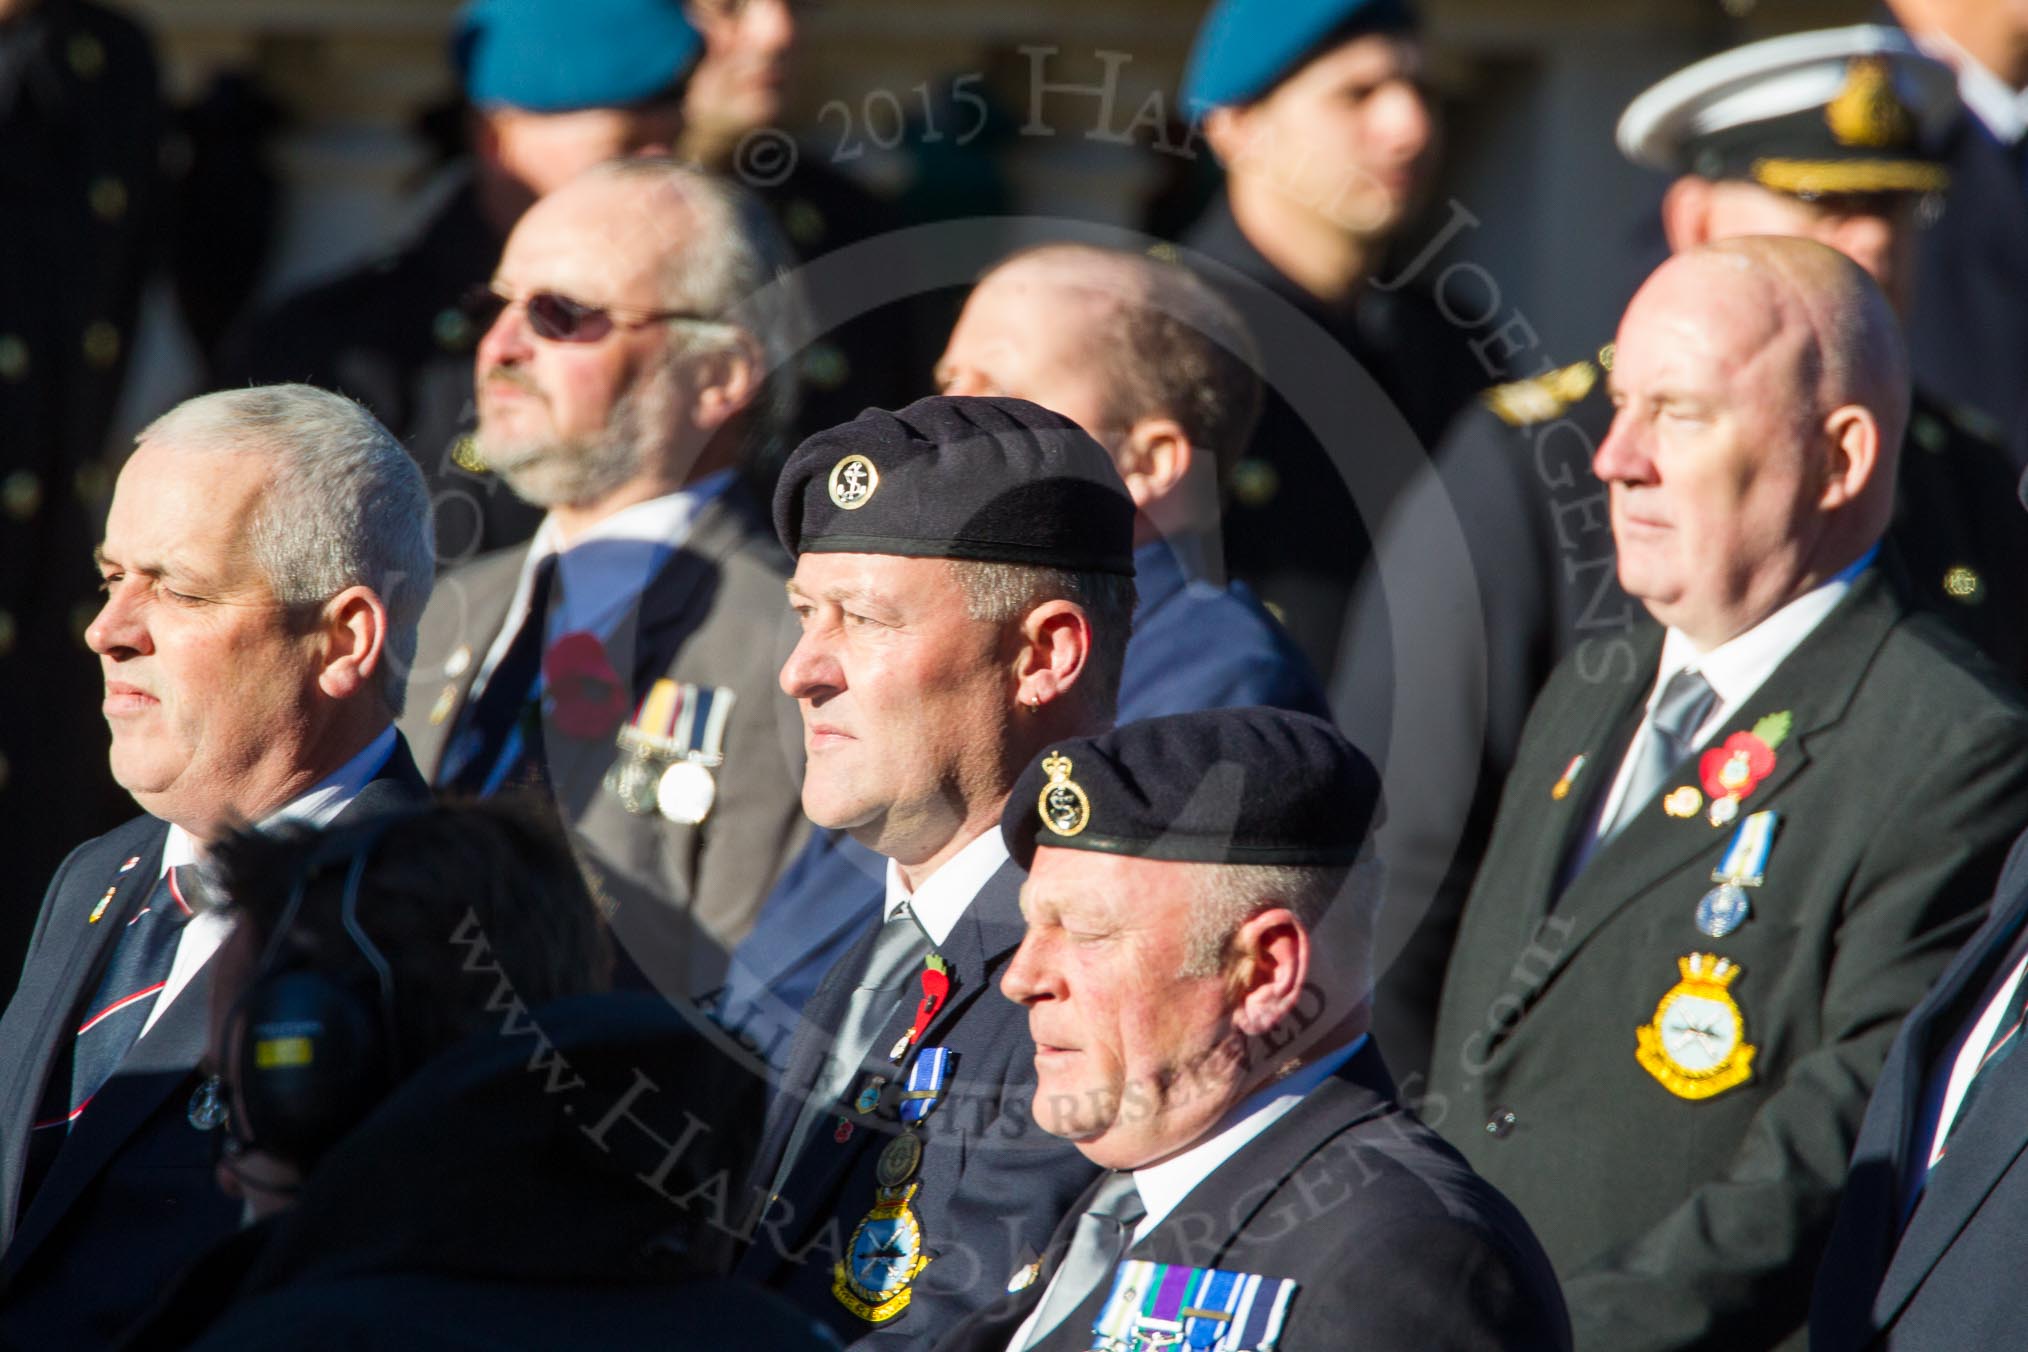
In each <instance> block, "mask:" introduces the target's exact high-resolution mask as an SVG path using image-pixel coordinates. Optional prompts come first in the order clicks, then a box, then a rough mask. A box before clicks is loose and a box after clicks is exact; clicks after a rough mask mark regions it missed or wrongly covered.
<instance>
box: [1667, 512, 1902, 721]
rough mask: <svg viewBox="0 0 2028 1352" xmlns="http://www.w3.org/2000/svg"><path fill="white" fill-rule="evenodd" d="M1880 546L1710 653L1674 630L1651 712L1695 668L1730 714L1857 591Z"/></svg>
mask: <svg viewBox="0 0 2028 1352" xmlns="http://www.w3.org/2000/svg"><path fill="white" fill-rule="evenodd" d="M1879 554H1880V546H1879V545H1878V544H1875V545H1874V546H1873V548H1871V549H1869V550H1867V551H1866V552H1865V553H1864V554H1861V555H1860V556H1859V557H1858V558H1857V559H1856V560H1854V561H1853V562H1852V563H1851V564H1850V565H1848V566H1847V567H1845V568H1844V569H1843V570H1841V571H1840V572H1839V573H1838V575H1837V576H1835V577H1833V578H1831V579H1830V580H1829V581H1826V582H1823V583H1820V584H1819V585H1817V586H1816V587H1813V588H1811V589H1810V590H1809V591H1806V592H1804V593H1803V594H1802V595H1801V596H1798V597H1797V598H1796V599H1795V600H1793V601H1791V602H1789V603H1788V604H1787V605H1785V606H1783V607H1782V608H1781V609H1780V610H1777V611H1776V612H1775V613H1774V614H1772V615H1770V616H1768V617H1767V618H1766V619H1764V620H1762V621H1761V622H1760V623H1759V624H1757V625H1755V626H1754V627H1753V628H1751V629H1749V630H1747V631H1746V632H1745V633H1743V634H1735V635H1734V636H1733V637H1731V638H1729V639H1727V640H1726V641H1725V642H1723V643H1721V644H1719V645H1718V646H1717V647H1716V648H1713V649H1712V650H1711V651H1710V652H1707V653H1699V652H1698V651H1697V645H1696V644H1695V643H1693V642H1691V640H1690V637H1689V635H1687V634H1685V633H1683V631H1681V630H1680V629H1673V628H1672V629H1670V630H1669V632H1668V634H1667V635H1666V636H1665V637H1664V638H1663V640H1662V661H1661V666H1660V668H1659V669H1658V670H1657V672H1656V679H1655V689H1654V693H1653V694H1651V695H1650V696H1649V697H1648V713H1649V714H1650V716H1652V715H1653V714H1654V711H1655V704H1656V702H1657V701H1659V700H1660V699H1661V697H1662V690H1663V688H1664V687H1666V686H1667V685H1668V683H1669V678H1670V677H1672V676H1674V675H1675V674H1676V673H1677V672H1679V671H1682V670H1684V669H1686V668H1689V667H1695V668H1696V669H1697V670H1698V671H1699V672H1700V673H1702V675H1703V677H1704V679H1705V680H1706V681H1709V682H1710V683H1711V689H1712V690H1713V691H1714V692H1715V693H1716V694H1717V696H1718V705H1717V709H1718V710H1722V711H1726V712H1729V711H1730V710H1732V709H1735V708H1737V707H1738V706H1739V705H1740V704H1741V703H1742V702H1744V701H1745V700H1747V699H1750V698H1752V696H1753V692H1754V691H1756V690H1758V689H1760V687H1761V683H1762V682H1764V681H1766V680H1767V678H1768V677H1770V676H1772V675H1773V674H1774V671H1775V668H1776V667H1779V666H1780V665H1781V664H1782V663H1783V662H1784V661H1785V660H1787V658H1788V655H1789V654H1790V653H1792V652H1794V651H1795V650H1796V648H1797V647H1798V646H1799V645H1800V644H1801V643H1802V641H1803V640H1804V639H1806V638H1808V637H1809V636H1810V634H1811V632H1812V631H1813V630H1815V629H1816V627H1817V626H1818V625H1819V624H1822V623H1823V622H1824V617H1825V616H1826V615H1829V614H1830V613H1831V612H1832V611H1833V610H1834V609H1836V608H1837V605H1838V602H1840V601H1842V600H1844V599H1845V593H1846V592H1848V591H1850V590H1852V584H1853V583H1854V582H1855V581H1857V580H1858V578H1859V575H1860V574H1861V573H1863V572H1865V571H1866V569H1867V568H1868V567H1869V566H1871V564H1872V563H1873V560H1874V559H1875V558H1877V557H1879Z"/></svg>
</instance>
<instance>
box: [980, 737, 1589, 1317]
mask: <svg viewBox="0 0 2028 1352" xmlns="http://www.w3.org/2000/svg"><path fill="white" fill-rule="evenodd" d="M1378 807H1379V780H1378V776H1377V775H1376V773H1375V771H1374V768H1373V766H1372V764H1371V762H1369V761H1368V760H1367V759H1366V758H1365V757H1364V756H1362V755H1361V754H1360V753H1359V752H1358V751H1356V750H1354V749H1353V748H1352V746H1351V744H1350V743H1348V742H1347V741H1346V740H1345V739H1344V738H1343V737H1342V736H1341V735H1340V734H1339V733H1338V732H1337V731H1336V729H1334V728H1332V727H1331V725H1330V724H1328V723H1326V722H1324V721H1322V720H1320V719H1315V718H1311V717H1309V716H1307V715H1303V714H1294V713H1285V712H1282V711H1279V710H1270V709H1225V710H1214V711H1209V712H1204V713H1191V714H1179V715H1176V716H1174V717H1170V718H1158V719H1150V720H1148V721H1147V722H1143V723H1133V724H1129V725H1127V726H1126V727H1123V728H1121V729H1119V730H1118V731H1116V732H1112V733H1108V734H1105V735H1104V736H1100V737H1097V738H1072V739H1067V740H1065V741H1062V742H1058V743H1054V744H1052V745H1051V747H1050V749H1049V750H1048V751H1047V752H1046V753H1045V754H1044V755H1043V756H1042V757H1041V758H1040V759H1039V760H1038V761H1037V762H1036V763H1035V764H1033V765H1031V766H1030V767H1029V768H1028V771H1027V773H1026V774H1025V775H1024V776H1023V777H1022V779H1021V781H1020V783H1019V784H1017V785H1016V786H1015V789H1014V794H1013V796H1012V798H1011V799H1009V801H1008V804H1007V809H1006V812H1005V814H1004V815H1003V817H1002V818H1001V826H1000V829H1001V833H1002V835H1003V836H1004V837H1005V839H1006V842H1007V847H1008V850H1009V851H1010V852H1011V854H1012V855H1013V857H1014V859H1015V860H1016V861H1017V862H1018V863H1021V864H1023V865H1025V866H1026V867H1027V868H1028V869H1029V878H1028V882H1027V885H1026V886H1025V887H1024V888H1023V889H1022V894H1021V895H1022V906H1023V910H1024V912H1025V914H1026V915H1027V918H1028V933H1027V937H1026V938H1025V939H1024V940H1023V942H1022V945H1021V948H1020V950H1019V951H1018V952H1017V953H1016V954H1015V957H1014V961H1013V962H1012V963H1011V964H1010V965H1009V966H1008V969H1007V974H1006V976H1005V977H1004V978H1003V979H1002V981H1001V989H1002V990H1003V991H1005V992H1006V994H1007V995H1008V996H1009V997H1010V998H1011V999H1014V1000H1017V1001H1019V1002H1020V1003H1021V1004H1022V1005H1024V1006H1025V1007H1026V1008H1027V1010H1028V1019H1029V1028H1030V1031H1031V1032H1032V1033H1033V1035H1034V1038H1035V1044H1036V1056H1035V1061H1036V1075H1037V1085H1036V1093H1037V1098H1036V1112H1035V1120H1036V1123H1037V1124H1038V1125H1039V1126H1041V1127H1042V1128H1043V1129H1044V1130H1045V1131H1049V1132H1051V1133H1054V1134H1056V1135H1059V1136H1063V1137H1066V1138H1068V1139H1070V1140H1072V1141H1075V1142H1076V1143H1077V1148H1078V1149H1079V1150H1080V1151H1081V1152H1083V1154H1084V1155H1085V1156H1086V1157H1087V1158H1088V1159H1090V1160H1091V1161H1092V1162H1093V1163H1095V1164H1098V1165H1100V1166H1102V1167H1103V1168H1105V1169H1106V1170H1107V1171H1108V1172H1107V1173H1106V1174H1104V1175H1103V1176H1102V1177H1101V1178H1100V1179H1099V1180H1098V1181H1096V1182H1094V1184H1093V1185H1092V1186H1091V1187H1090V1188H1089V1189H1087V1191H1086V1193H1085V1195H1084V1196H1083V1197H1082V1198H1081V1199H1079V1201H1078V1203H1077V1204H1076V1206H1075V1207H1073V1208H1072V1210H1071V1212H1070V1214H1069V1215H1068V1216H1067V1217H1066V1218H1065V1220H1064V1222H1063V1224H1062V1225H1060V1226H1059V1227H1058V1228H1057V1232H1056V1235H1055V1236H1054V1238H1053V1239H1052V1240H1051V1242H1050V1245H1049V1248H1048V1250H1047V1251H1046V1252H1045V1254H1044V1256H1043V1257H1042V1259H1041V1260H1040V1262H1038V1263H1036V1264H1033V1265H1030V1266H1029V1267H1026V1268H1023V1269H1022V1270H1020V1271H1018V1272H1016V1273H1015V1274H1014V1276H1013V1280H1012V1281H1011V1282H1010V1283H1009V1287H1008V1289H1009V1292H1010V1295H1009V1296H1008V1298H1007V1299H1006V1300H1004V1301H1002V1302H1001V1303H999V1304H998V1305H996V1306H995V1307H993V1308H992V1309H991V1310H989V1311H986V1312H984V1313H983V1314H981V1315H979V1316H977V1317H976V1318H974V1319H973V1320H972V1321H970V1322H969V1323H968V1324H967V1325H966V1326H965V1327H964V1328H963V1329H962V1330H959V1331H958V1332H957V1333H956V1334H954V1335H953V1337H952V1338H951V1339H950V1340H949V1342H948V1343H947V1344H946V1346H947V1347H949V1348H952V1349H957V1348H977V1349H980V1352H985V1350H986V1349H992V1352H1000V1349H1012V1350H1013V1352H1026V1349H1029V1348H1045V1349H1061V1350H1062V1352H1081V1349H1084V1348H1088V1347H1092V1346H1095V1345H1098V1346H1105V1347H1115V1346H1141V1345H1143V1340H1152V1341H1153V1342H1161V1340H1162V1339H1164V1338H1166V1339H1169V1340H1174V1339H1176V1338H1178V1337H1180V1339H1181V1341H1182V1343H1183V1344H1184V1345H1187V1346H1190V1347H1216V1348H1232V1349H1242V1348H1258V1347H1267V1346H1273V1347H1276V1348H1279V1349H1281V1352H1312V1350H1313V1349H1326V1348H1330V1349H1336V1348H1341V1347H1348V1346H1356V1347H1361V1348H1373V1347H1378V1348H1414V1349H1417V1352H1424V1350H1426V1349H1431V1348H1464V1347H1483V1348H1491V1347H1501V1348H1523V1347H1525V1348H1530V1349H1550V1348H1563V1347H1568V1346H1569V1343H1570V1332H1569V1327H1568V1323H1567V1321H1566V1319H1565V1317H1564V1311H1563V1302H1562V1298H1561V1296H1560V1295H1559V1294H1558V1292H1557V1286H1556V1278H1555V1277H1554V1275H1553V1274H1552V1273H1551V1271H1550V1269H1549V1261H1548V1259H1547V1258H1546V1257H1545V1256H1544V1255H1543V1253H1542V1250H1541V1249H1540V1247H1538V1246H1537V1244H1536V1242H1535V1239H1534V1236H1533V1235H1532V1234H1531V1233H1530V1232H1529V1229H1528V1226H1527V1224H1526V1222H1524V1221H1523V1220H1522V1219H1521V1217H1520V1216H1519V1215H1518V1214H1517V1213H1516V1212H1515V1211H1514V1209H1513V1207H1512V1206H1510V1205H1509V1204H1508V1203H1507V1201H1506V1199H1505V1198H1503V1197H1501V1196H1500V1195H1499V1194H1498V1193H1497V1192H1495V1191H1494V1190H1493V1188H1492V1187H1491V1186H1490V1185H1488V1184H1487V1183H1485V1182H1484V1181H1483V1180H1482V1179H1480V1178H1479V1177H1478V1176H1477V1175H1476V1174H1474V1173H1473V1172H1472V1170H1471V1169H1470V1167H1469V1166H1467V1165H1466V1164H1465V1162H1464V1161H1463V1160H1462V1159H1461V1158H1459V1156H1458V1155H1457V1154H1456V1152H1454V1151H1452V1150H1451V1149H1450V1148H1449V1147H1448V1146H1446V1145H1445V1144H1444V1143H1443V1142H1442V1141H1440V1140H1439V1139H1438V1138H1437V1137H1436V1135H1435V1134H1434V1133H1433V1132H1431V1131H1430V1130H1429V1129H1428V1128H1426V1127H1424V1126H1423V1125H1422V1124H1421V1123H1420V1122H1419V1121H1417V1120H1416V1119H1415V1118H1414V1117H1413V1116H1412V1115H1410V1114H1409V1113H1408V1112H1407V1111H1406V1110H1404V1109H1403V1108H1401V1107H1400V1106H1399V1105H1398V1104H1396V1103H1395V1101H1394V1086H1393V1084H1392V1082H1391V1081H1390V1080H1389V1078H1388V1074H1387V1070H1386V1067H1385V1066H1384V1065H1383V1064H1382V1062H1381V1058H1380V1052H1379V1049H1378V1048H1377V1047H1376V1046H1375V1045H1374V1044H1373V1040H1372V1038H1371V1036H1370V1035H1369V1034H1368V1032H1367V1023H1368V1006H1367V1001H1366V998H1365V994H1366V989H1367V983H1368V976H1367V971H1366V968H1367V965H1368V948H1369V939H1370V933H1369V931H1370V924H1371V915H1372V908H1373V905H1374V902H1375V899H1376V897H1377V894H1378V885H1377V884H1378V878H1377V868H1376V866H1375V865H1373V863H1372V862H1371V856H1370V854H1368V853H1367V850H1366V841H1367V834H1368V828H1369V826H1370V825H1371V823H1372V822H1373V821H1374V819H1375V818H1376V816H1377V814H1378ZM1161 1345H1167V1343H1166V1342H1161Z"/></svg>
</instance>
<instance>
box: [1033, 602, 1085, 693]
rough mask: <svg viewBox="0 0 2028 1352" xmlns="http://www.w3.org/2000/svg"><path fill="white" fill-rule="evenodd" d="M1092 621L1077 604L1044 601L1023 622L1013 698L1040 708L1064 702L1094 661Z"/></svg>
mask: <svg viewBox="0 0 2028 1352" xmlns="http://www.w3.org/2000/svg"><path fill="white" fill-rule="evenodd" d="M1091 649H1092V633H1091V621H1090V620H1089V619H1088V618H1086V616H1085V613H1084V607H1082V606H1080V605H1078V604H1077V603H1076V602H1074V601H1064V600H1055V601H1044V602H1043V603H1042V604H1041V605H1039V606H1037V607H1035V609H1033V610H1031V611H1029V612H1028V614H1027V615H1026V616H1025V617H1024V618H1023V619H1022V621H1021V632H1020V650H1019V652H1018V653H1017V654H1016V656H1015V659H1014V699H1015V702H1016V703H1018V704H1020V705H1021V706H1022V707H1024V708H1030V709H1038V708H1041V707H1042V706H1043V705H1045V704H1052V703H1054V702H1055V701H1057V700H1059V699H1062V698H1063V697H1064V696H1065V695H1066V694H1068V693H1069V692H1070V688H1071V687H1072V686H1074V685H1076V684H1077V681H1078V678H1079V677H1080V676H1082V675H1083V674H1084V670H1085V667H1086V666H1087V665H1088V664H1089V663H1090V661H1091Z"/></svg>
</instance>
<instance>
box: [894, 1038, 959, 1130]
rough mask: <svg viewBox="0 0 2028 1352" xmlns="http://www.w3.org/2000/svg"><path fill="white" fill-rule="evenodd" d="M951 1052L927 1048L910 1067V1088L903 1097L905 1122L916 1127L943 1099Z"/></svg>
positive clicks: (903, 1119) (946, 1048)
mask: <svg viewBox="0 0 2028 1352" xmlns="http://www.w3.org/2000/svg"><path fill="white" fill-rule="evenodd" d="M950 1068H951V1049H950V1048H948V1047H924V1048H923V1049H922V1054H921V1055H920V1056H918V1057H916V1058H915V1061H914V1063H913V1064H911V1065H910V1066H909V1068H908V1088H907V1091H906V1092H905V1093H903V1094H902V1096H901V1120H902V1121H904V1122H907V1123H910V1124H911V1125H913V1124H914V1123H917V1122H920V1121H922V1120H923V1119H924V1118H925V1117H928V1116H929V1115H930V1112H931V1111H932V1110H933V1109H935V1107H936V1106H937V1100H938V1099H939V1098H941V1097H942V1096H943V1092H944V1079H945V1077H946V1076H948V1075H949V1074H950Z"/></svg>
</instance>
